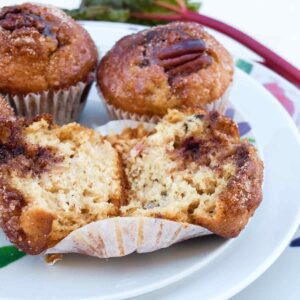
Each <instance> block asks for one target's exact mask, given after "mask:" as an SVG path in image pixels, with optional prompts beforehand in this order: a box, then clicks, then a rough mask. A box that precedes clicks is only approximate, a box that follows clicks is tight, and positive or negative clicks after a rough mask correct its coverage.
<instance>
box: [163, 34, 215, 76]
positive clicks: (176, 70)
mask: <svg viewBox="0 0 300 300" xmlns="http://www.w3.org/2000/svg"><path fill="white" fill-rule="evenodd" d="M206 50H207V48H206V45H205V42H204V41H203V40H201V39H188V40H183V41H180V42H178V43H176V44H174V45H171V46H169V47H166V48H164V49H162V50H160V51H159V52H158V53H157V58H158V65H159V66H161V67H163V68H164V69H165V70H166V71H167V73H168V75H170V76H172V77H174V76H177V75H188V74H190V73H193V72H197V71H199V70H200V69H202V68H205V67H207V66H209V65H210V64H211V63H212V58H211V56H209V55H208V54H207V53H206Z"/></svg>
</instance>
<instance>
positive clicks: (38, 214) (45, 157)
mask: <svg viewBox="0 0 300 300" xmlns="http://www.w3.org/2000/svg"><path fill="white" fill-rule="evenodd" d="M0 133H1V134H0V144H1V147H0V225H1V227H2V229H3V230H4V232H5V233H6V235H7V236H8V238H9V239H10V240H11V242H12V243H14V244H16V246H17V247H18V248H20V249H21V250H23V251H25V252H27V253H29V254H38V253H41V252H42V251H43V250H45V249H46V248H48V247H51V246H53V245H54V244H56V243H57V242H58V241H60V240H61V239H63V238H64V237H66V236H67V235H68V234H69V233H70V232H72V231H73V230H75V229H77V228H79V227H81V226H84V225H85V224H88V223H91V222H93V221H97V220H101V219H104V218H108V217H110V216H115V215H118V213H119V207H120V205H121V204H122V202H123V175H122V174H123V172H122V168H121V161H120V158H119V155H118V153H117V151H116V150H114V148H113V147H112V146H111V144H110V143H109V142H107V141H105V140H104V139H103V138H102V137H101V135H100V134H99V133H97V132H96V131H94V130H92V129H87V128H83V127H81V126H80V125H78V124H75V123H72V124H69V125H65V126H63V127H60V126H57V125H53V124H52V123H51V120H49V118H47V117H40V118H38V119H36V120H34V121H25V120H23V119H18V120H17V121H16V122H12V121H8V120H0Z"/></svg>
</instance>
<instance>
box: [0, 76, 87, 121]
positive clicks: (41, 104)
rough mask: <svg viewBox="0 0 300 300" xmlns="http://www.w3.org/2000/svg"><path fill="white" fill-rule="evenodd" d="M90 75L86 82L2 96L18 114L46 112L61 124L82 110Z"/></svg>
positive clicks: (74, 118)
mask: <svg viewBox="0 0 300 300" xmlns="http://www.w3.org/2000/svg"><path fill="white" fill-rule="evenodd" d="M90 77H91V78H90V79H89V80H88V81H87V82H79V83H77V84H75V85H73V86H71V87H69V88H67V89H61V90H57V91H54V90H48V91H44V92H41V93H29V94H26V95H11V94H4V95H3V96H4V97H5V98H6V100H7V101H8V102H9V104H10V105H11V106H12V107H13V108H14V110H15V112H16V114H17V115H18V116H23V117H26V118H33V117H35V116H36V115H40V114H45V113H48V114H51V115H52V116H53V121H54V122H55V123H57V124H60V125H63V124H67V123H70V122H73V121H76V120H77V119H78V117H79V116H80V114H81V112H82V111H83V109H84V106H85V104H86V102H87V97H88V94H89V91H90V89H91V86H92V83H93V77H92V76H90Z"/></svg>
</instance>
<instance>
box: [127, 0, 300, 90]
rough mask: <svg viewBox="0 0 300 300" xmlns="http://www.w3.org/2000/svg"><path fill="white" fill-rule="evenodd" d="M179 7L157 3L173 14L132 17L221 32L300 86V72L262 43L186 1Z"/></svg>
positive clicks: (180, 1)
mask: <svg viewBox="0 0 300 300" xmlns="http://www.w3.org/2000/svg"><path fill="white" fill-rule="evenodd" d="M176 2H177V3H178V5H177V6H175V5H169V4H167V3H164V2H163V1H156V5H158V6H160V7H163V8H166V9H168V10H170V11H172V12H174V13H172V14H154V13H133V14H132V16H133V17H135V18H139V19H149V20H163V21H193V22H197V23H200V24H202V25H204V26H206V27H209V28H211V29H214V30H216V31H219V32H221V33H223V34H225V35H227V36H229V37H231V38H232V39H234V40H236V41H238V42H239V43H241V44H242V45H244V46H246V47H247V48H249V49H251V50H252V51H254V52H255V53H257V54H258V55H259V56H261V57H262V58H263V59H264V63H263V64H264V65H265V66H267V67H269V68H270V69H272V70H273V71H275V72H276V73H278V74H280V75H281V76H283V77H284V78H286V79H287V80H289V81H290V82H292V83H294V84H296V85H297V86H300V70H299V69H298V68H296V67H294V66H293V65H292V64H290V63H289V62H288V61H286V60H285V59H283V58H282V57H280V56H279V55H278V54H276V53H275V52H274V51H272V50H270V49H269V48H267V47H266V46H264V45H263V44H261V43H260V42H258V41H256V40H255V39H253V38H252V37H250V36H249V35H247V34H245V33H243V32H242V31H240V30H238V29H236V28H234V27H232V26H230V25H228V24H226V23H224V22H222V21H218V20H216V19H213V18H211V17H208V16H205V15H202V14H199V13H197V12H193V11H190V10H188V9H187V7H186V5H185V4H184V1H182V0H177V1H176Z"/></svg>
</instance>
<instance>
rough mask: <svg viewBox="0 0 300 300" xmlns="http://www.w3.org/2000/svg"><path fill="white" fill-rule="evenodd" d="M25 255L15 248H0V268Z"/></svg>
mask: <svg viewBox="0 0 300 300" xmlns="http://www.w3.org/2000/svg"><path fill="white" fill-rule="evenodd" d="M25 255H26V254H25V253H24V252H21V251H20V250H18V249H17V248H16V247H15V246H4V247H0V268H4V267H5V266H7V265H9V264H11V263H13V262H14V261H16V260H18V259H20V258H22V257H23V256H25Z"/></svg>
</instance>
